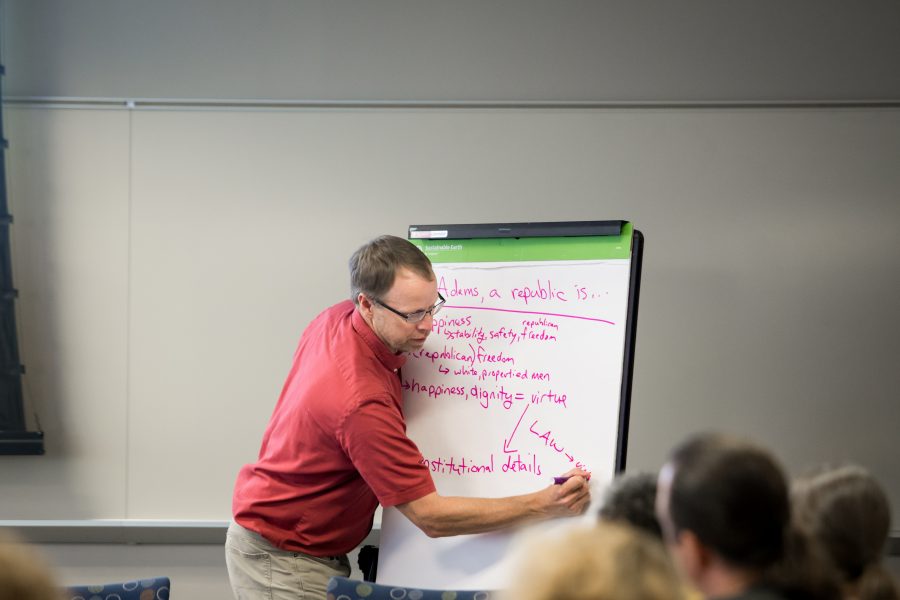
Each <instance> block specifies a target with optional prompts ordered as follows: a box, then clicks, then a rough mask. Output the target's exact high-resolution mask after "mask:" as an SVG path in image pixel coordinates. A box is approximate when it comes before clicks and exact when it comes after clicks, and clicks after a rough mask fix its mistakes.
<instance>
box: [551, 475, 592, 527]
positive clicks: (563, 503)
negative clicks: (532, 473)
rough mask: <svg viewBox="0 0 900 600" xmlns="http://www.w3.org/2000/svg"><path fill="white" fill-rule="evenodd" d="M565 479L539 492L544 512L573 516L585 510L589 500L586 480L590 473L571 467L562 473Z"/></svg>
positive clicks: (557, 515)
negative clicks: (543, 504) (543, 503)
mask: <svg viewBox="0 0 900 600" xmlns="http://www.w3.org/2000/svg"><path fill="white" fill-rule="evenodd" d="M563 477H566V480H565V481H564V482H563V483H561V484H555V483H554V484H552V485H549V486H547V487H546V488H545V489H544V490H542V491H541V492H540V494H541V496H542V500H543V501H544V502H545V507H546V508H545V512H546V514H547V515H548V516H553V517H573V516H576V515H580V514H582V513H583V512H584V511H585V510H587V507H588V504H590V502H591V490H590V486H588V480H589V479H590V478H591V474H590V473H589V472H587V471H584V470H582V469H572V470H571V471H568V472H567V473H564V474H563Z"/></svg>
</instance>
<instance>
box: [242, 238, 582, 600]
mask: <svg viewBox="0 0 900 600" xmlns="http://www.w3.org/2000/svg"><path fill="white" fill-rule="evenodd" d="M350 282H351V297H352V299H353V301H352V302H351V301H349V300H348V301H344V302H341V303H339V304H336V305H335V306H332V307H331V308H328V309H326V310H325V311H324V312H323V313H322V314H320V315H319V316H318V317H317V318H316V319H315V320H314V321H313V322H312V323H310V325H309V326H308V327H307V329H306V331H305V332H304V333H303V336H302V338H301V340H300V344H299V346H298V348H297V352H296V353H295V356H294V363H293V366H292V368H291V371H290V373H289V374H288V378H287V381H286V382H285V385H284V388H283V390H282V393H281V397H280V398H279V400H278V403H277V405H276V406H275V410H274V412H273V414H272V417H271V420H270V422H269V425H268V428H267V429H266V432H265V435H264V437H263V441H262V447H261V448H260V452H259V459H258V460H257V462H255V463H253V464H250V465H247V466H245V467H244V468H243V469H242V470H241V472H240V474H239V475H238V479H237V484H236V486H235V492H234V499H233V512H234V522H233V523H232V524H231V526H230V527H229V530H228V537H227V542H226V561H227V564H228V573H229V578H230V579H231V585H232V589H233V590H234V593H235V595H236V596H237V598H238V599H239V600H244V599H256V598H267V599H270V600H278V599H282V598H292V599H296V598H317V599H321V598H324V597H325V587H326V584H327V582H328V580H329V579H330V578H331V577H332V576H334V575H343V576H347V575H349V573H350V567H349V562H348V561H347V557H346V554H347V552H349V551H351V550H352V549H353V548H355V547H356V546H357V545H358V544H359V543H360V542H361V541H362V540H363V538H365V536H366V535H367V534H368V532H369V530H370V529H371V527H372V517H373V515H374V512H375V508H376V507H377V506H378V503H379V502H380V503H381V504H382V505H384V506H396V507H397V508H398V510H400V512H401V513H402V514H403V515H405V516H406V517H407V518H409V519H410V520H411V521H412V522H413V523H414V524H415V525H416V526H417V527H419V528H420V529H421V530H422V531H424V532H425V533H426V534H427V535H428V536H430V537H441V536H451V535H459V534H469V533H481V532H485V531H493V530H497V529H501V528H505V527H510V526H513V525H517V524H521V523H524V522H527V521H533V520H540V519H546V518H550V517H556V516H571V515H577V514H581V513H582V512H583V511H584V510H585V509H586V508H587V505H588V502H589V492H588V487H587V483H586V479H585V478H586V477H587V475H588V474H587V473H586V472H585V471H582V470H579V469H574V470H572V471H570V472H569V473H567V475H571V477H570V478H569V479H568V480H567V481H566V482H565V483H564V484H562V485H551V486H548V487H547V488H545V489H542V490H540V491H537V492H534V493H531V494H525V495H522V496H513V497H507V498H462V497H444V496H440V495H439V494H438V493H437V492H436V491H435V486H434V483H433V482H432V480H431V475H430V473H429V470H428V469H427V467H426V466H425V465H424V464H423V463H422V455H421V453H420V452H419V450H418V448H417V447H416V445H415V444H414V443H413V442H412V441H411V440H410V439H409V438H408V437H407V436H406V424H405V422H404V420H403V413H402V404H401V393H400V379H399V373H398V371H399V369H400V367H401V366H403V364H404V362H405V361H406V356H405V353H406V352H410V351H413V350H418V349H419V348H421V347H422V346H423V345H424V344H425V340H426V338H427V337H428V335H429V333H430V332H431V326H432V318H433V316H434V315H435V314H436V313H437V312H438V311H439V310H440V309H441V305H442V304H443V302H444V299H443V298H441V297H440V295H439V294H438V292H437V283H436V280H435V276H434V272H433V271H432V269H431V263H430V262H429V260H428V258H427V257H426V256H425V255H424V254H423V253H422V252H421V251H420V250H419V249H418V248H416V247H415V246H414V245H413V244H410V243H409V242H407V241H406V240H403V239H401V238H398V237H393V236H382V237H379V238H376V239H375V240H373V241H371V242H370V243H368V244H366V245H364V246H363V247H361V248H360V249H359V250H357V251H356V252H355V253H354V254H353V256H352V258H351V259H350Z"/></svg>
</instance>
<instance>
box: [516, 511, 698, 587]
mask: <svg viewBox="0 0 900 600" xmlns="http://www.w3.org/2000/svg"><path fill="white" fill-rule="evenodd" d="M519 567H520V570H519V571H518V574H517V576H516V577H515V578H514V581H513V583H512V585H511V586H510V589H508V590H507V591H506V592H505V594H504V595H502V596H501V598H509V599H510V600H513V599H515V600H682V598H683V597H684V596H683V592H682V586H681V581H680V579H679V577H678V574H677V572H676V571H675V568H674V565H673V564H672V561H671V560H670V559H669V557H668V556H667V555H666V552H665V549H664V548H663V546H662V544H660V543H659V540H657V539H654V538H653V537H651V536H650V535H648V534H646V533H644V532H642V531H638V530H637V529H634V528H633V527H630V526H627V525H624V524H620V523H598V524H597V526H596V527H595V528H589V529H578V530H574V531H570V532H568V533H567V534H565V535H563V536H562V537H560V538H558V539H554V540H552V541H545V540H542V543H541V544H540V548H535V549H534V552H532V553H531V554H529V555H528V556H527V557H526V559H525V560H524V561H523V564H521V565H519Z"/></svg>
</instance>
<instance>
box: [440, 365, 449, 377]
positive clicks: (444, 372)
mask: <svg viewBox="0 0 900 600" xmlns="http://www.w3.org/2000/svg"><path fill="white" fill-rule="evenodd" d="M438 371H440V372H441V373H443V374H444V375H446V374H447V373H449V372H450V369H448V368H447V367H445V366H444V365H438Z"/></svg>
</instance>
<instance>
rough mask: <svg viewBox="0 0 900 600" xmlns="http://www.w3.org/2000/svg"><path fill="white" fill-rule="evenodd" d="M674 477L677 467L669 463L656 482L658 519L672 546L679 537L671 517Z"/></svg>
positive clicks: (664, 535) (668, 542) (664, 534)
mask: <svg viewBox="0 0 900 600" xmlns="http://www.w3.org/2000/svg"><path fill="white" fill-rule="evenodd" d="M674 477H675V467H674V466H672V464H671V463H668V464H666V465H665V466H663V468H662V469H661V470H660V472H659V479H657V481H656V518H657V520H659V526H660V527H661V528H662V532H663V538H664V539H665V541H666V544H668V545H672V544H673V543H674V542H675V541H676V540H675V538H676V537H677V535H676V533H675V526H674V525H673V524H672V518H671V516H670V515H669V498H670V496H671V491H672V479H674Z"/></svg>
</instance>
